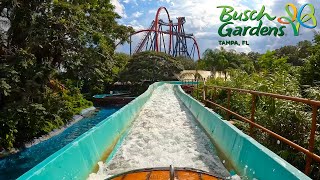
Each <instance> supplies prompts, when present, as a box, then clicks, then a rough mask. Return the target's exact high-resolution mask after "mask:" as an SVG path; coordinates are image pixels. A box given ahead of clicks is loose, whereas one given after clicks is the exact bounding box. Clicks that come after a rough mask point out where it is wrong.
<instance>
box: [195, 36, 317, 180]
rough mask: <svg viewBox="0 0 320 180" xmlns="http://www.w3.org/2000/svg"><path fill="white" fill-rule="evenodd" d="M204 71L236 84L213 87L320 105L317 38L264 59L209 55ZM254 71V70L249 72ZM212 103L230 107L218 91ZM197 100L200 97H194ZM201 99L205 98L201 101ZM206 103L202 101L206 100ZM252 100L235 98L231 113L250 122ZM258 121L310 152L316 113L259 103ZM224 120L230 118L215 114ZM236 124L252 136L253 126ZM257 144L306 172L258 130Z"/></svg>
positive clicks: (299, 159) (297, 157)
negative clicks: (220, 73)
mask: <svg viewBox="0 0 320 180" xmlns="http://www.w3.org/2000/svg"><path fill="white" fill-rule="evenodd" d="M198 67H200V68H202V69H208V70H218V71H223V72H225V73H226V72H228V74H229V76H230V79H227V80H226V79H219V78H217V79H214V78H212V79H210V80H209V81H208V82H207V85H218V86H226V87H235V88H241V89H250V90H257V91H262V92H270V93H276V94H283V95H288V96H295V97H304V98H311V99H316V100H320V86H319V85H320V84H319V82H320V35H319V34H315V39H314V42H313V43H311V42H309V41H302V42H299V43H298V44H297V45H296V46H285V47H282V48H280V49H277V50H274V51H267V52H266V53H264V54H258V53H252V52H251V53H248V54H244V53H237V52H235V51H226V50H224V49H220V50H214V51H213V50H207V51H206V52H205V54H204V58H203V60H201V61H199V62H198ZM248 67H249V68H248ZM213 93H214V92H213V90H211V91H209V94H208V97H210V98H212V97H215V99H214V101H216V102H218V104H221V105H224V106H225V107H227V92H226V91H224V90H218V91H216V93H215V94H213ZM194 95H196V94H194ZM200 96H201V95H200ZM200 98H202V97H200ZM251 103H252V96H251V95H250V94H246V95H245V94H240V93H237V92H233V93H232V96H231V103H230V104H231V107H230V108H231V110H232V111H234V112H237V113H239V114H241V115H243V116H245V117H247V118H249V119H250V116H251ZM255 106H256V113H255V121H256V122H257V123H258V124H261V125H263V126H264V127H266V128H268V129H271V130H272V131H274V132H276V133H277V134H280V135H281V136H283V137H286V138H287V139H289V140H291V141H293V142H295V143H297V144H299V145H301V146H302V147H305V148H307V147H308V139H309V134H310V125H311V107H310V106H308V105H304V104H302V103H295V102H291V101H283V100H275V99H273V98H268V97H260V96H259V97H257V100H256V104H255ZM215 110H216V111H218V112H219V113H220V114H222V115H226V113H225V112H224V111H222V110H220V109H215ZM231 119H232V120H234V121H235V123H236V126H237V127H238V128H240V129H241V130H243V131H244V132H246V133H249V125H248V124H247V123H244V122H241V121H237V120H236V118H235V117H233V116H231ZM319 124H320V122H319V115H318V126H317V127H318V129H317V133H316V145H315V153H316V154H320V133H319V132H320V131H319ZM254 138H255V139H256V140H257V141H259V142H260V143H261V144H263V145H265V146H266V147H268V148H269V149H271V150H272V151H274V152H275V153H277V154H279V155H280V156H281V157H283V158H284V159H286V160H287V161H288V162H290V163H291V164H293V165H294V166H296V167H297V168H299V169H300V170H301V171H304V168H305V159H306V156H305V155H304V154H303V153H299V152H298V151H296V150H294V149H293V148H291V147H290V146H288V145H286V144H284V143H281V142H280V141H278V140H277V139H275V138H273V137H271V136H269V135H268V134H266V133H263V132H262V131H261V130H258V129H255V131H254ZM310 176H311V177H312V178H314V179H319V178H320V172H319V163H313V165H312V172H311V175H310Z"/></svg>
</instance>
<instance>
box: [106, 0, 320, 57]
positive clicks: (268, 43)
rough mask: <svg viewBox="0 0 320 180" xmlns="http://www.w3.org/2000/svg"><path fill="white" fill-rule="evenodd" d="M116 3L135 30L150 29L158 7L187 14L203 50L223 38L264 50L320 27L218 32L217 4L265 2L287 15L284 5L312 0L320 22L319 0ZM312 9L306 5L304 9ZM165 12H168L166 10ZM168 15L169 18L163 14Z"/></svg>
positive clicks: (125, 48) (269, 10)
mask: <svg viewBox="0 0 320 180" xmlns="http://www.w3.org/2000/svg"><path fill="white" fill-rule="evenodd" d="M111 2H112V4H113V5H114V6H115V10H116V12H117V13H118V14H119V15H121V16H122V19H120V20H119V23H121V24H125V25H128V26H132V27H133V28H134V29H135V30H140V29H146V28H147V27H149V26H150V24H151V21H152V20H153V19H154V18H155V14H156V11H157V9H158V8H159V7H160V6H165V7H166V8H167V9H168V11H169V13H170V16H171V19H175V18H176V17H179V16H183V17H186V24H185V30H186V32H188V33H193V34H194V36H195V38H196V39H197V41H198V43H199V46H200V52H201V54H202V53H203V52H204V51H205V50H206V49H208V48H211V49H215V48H219V42H218V41H219V40H238V41H242V40H247V41H248V42H249V44H250V45H249V46H224V48H226V49H234V50H236V51H239V52H250V51H255V52H260V53H263V52H265V51H266V50H274V49H277V48H279V47H281V46H284V45H295V44H297V43H298V42H299V41H302V40H312V39H313V34H314V33H313V32H314V30H316V31H319V30H320V29H319V27H320V25H319V26H318V27H316V28H315V29H313V30H311V29H306V28H303V27H301V28H300V35H299V36H293V31H292V28H291V27H290V26H289V25H287V27H286V29H285V33H286V35H285V36H283V37H274V36H258V37H257V36H254V37H252V36H248V35H247V36H244V37H227V38H222V37H220V36H219V35H218V28H219V27H220V26H221V25H222V23H221V22H220V20H219V17H220V14H221V11H222V10H221V9H218V8H217V6H220V5H228V6H233V7H234V8H235V9H236V10H237V11H238V12H241V11H242V12H243V11H244V10H247V9H250V10H257V11H260V9H261V7H262V5H265V7H266V10H265V12H266V13H268V14H270V15H273V16H277V17H279V16H284V15H286V16H287V14H286V12H285V10H284V7H285V4H287V3H293V4H295V5H296V6H297V8H298V9H299V8H300V6H301V5H303V4H305V3H311V4H313V5H314V6H315V9H316V13H315V17H316V18H317V20H318V24H319V23H320V11H319V12H318V10H319V9H320V4H319V1H318V0H288V1H284V0H269V1H264V2H262V1H260V0H158V1H153V0H111ZM308 11H309V9H308V8H305V11H304V12H308ZM162 15H164V14H162ZM163 19H165V18H163ZM263 23H264V26H272V27H275V26H277V27H280V24H279V23H278V22H277V21H276V20H274V21H272V22H271V21H267V20H263ZM235 24H236V26H246V25H250V26H257V24H258V22H257V21H247V22H238V21H237V22H235ZM139 38H140V37H139V35H138V36H135V37H134V38H133V41H134V42H133V47H134V46H135V45H136V43H137V42H138V40H139ZM117 51H119V52H126V53H128V52H129V46H128V45H123V46H120V47H118V48H117Z"/></svg>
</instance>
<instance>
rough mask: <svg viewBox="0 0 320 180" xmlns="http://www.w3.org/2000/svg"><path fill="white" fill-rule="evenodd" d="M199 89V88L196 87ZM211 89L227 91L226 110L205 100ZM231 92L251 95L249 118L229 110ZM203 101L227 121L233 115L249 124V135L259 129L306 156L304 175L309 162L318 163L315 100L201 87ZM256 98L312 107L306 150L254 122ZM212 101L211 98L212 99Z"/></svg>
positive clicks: (237, 89)
mask: <svg viewBox="0 0 320 180" xmlns="http://www.w3.org/2000/svg"><path fill="white" fill-rule="evenodd" d="M197 88H199V87H197ZM210 89H213V90H214V94H216V90H217V89H223V90H227V91H228V100H227V106H228V107H227V108H226V107H224V106H222V105H219V104H217V103H215V102H213V101H210V100H207V99H206V94H207V91H208V90H210ZM197 91H199V89H197ZM232 91H237V92H240V93H244V94H251V95H252V101H251V118H250V119H248V118H245V117H243V116H241V115H239V114H237V113H236V112H233V111H231V110H230V99H231V94H232ZM202 93H203V101H204V102H205V103H206V104H211V105H214V106H216V107H218V108H220V109H222V110H224V111H226V112H227V119H228V120H229V117H230V115H231V114H232V115H234V116H235V117H236V118H238V119H240V120H242V121H244V122H247V123H249V124H250V135H251V136H252V135H253V128H254V127H256V128H259V129H261V130H262V131H264V132H266V133H268V134H269V135H271V136H273V137H275V138H277V139H278V140H280V141H282V142H284V143H286V144H288V145H289V146H291V147H293V148H294V149H296V150H298V151H300V152H303V153H304V154H306V155H307V158H306V166H305V174H307V175H309V174H310V170H311V162H312V160H315V161H317V162H320V156H319V155H317V154H314V153H313V151H314V143H315V132H316V128H317V112H318V108H319V106H320V101H316V100H312V99H305V98H299V97H292V96H286V95H280V94H273V93H266V92H260V91H253V90H246V89H239V88H231V87H223V86H206V85H204V86H203V90H202ZM257 96H267V97H272V98H276V99H283V100H290V101H294V102H300V103H304V104H307V105H310V106H311V107H312V123H311V132H310V138H309V145H308V149H306V148H303V147H301V146H300V145H298V144H296V143H294V142H292V141H290V140H288V139H286V138H284V137H282V136H280V135H279V134H277V133H275V132H273V131H271V130H269V129H267V128H265V127H263V126H261V125H259V124H257V123H255V122H254V114H255V109H256V106H255V104H256V103H255V102H256V97H257ZM212 99H213V98H212Z"/></svg>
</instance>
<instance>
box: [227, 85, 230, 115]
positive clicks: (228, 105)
mask: <svg viewBox="0 0 320 180" xmlns="http://www.w3.org/2000/svg"><path fill="white" fill-rule="evenodd" d="M230 99H231V90H230V89H228V107H227V108H228V110H230ZM227 120H228V121H229V120H230V113H229V112H227Z"/></svg>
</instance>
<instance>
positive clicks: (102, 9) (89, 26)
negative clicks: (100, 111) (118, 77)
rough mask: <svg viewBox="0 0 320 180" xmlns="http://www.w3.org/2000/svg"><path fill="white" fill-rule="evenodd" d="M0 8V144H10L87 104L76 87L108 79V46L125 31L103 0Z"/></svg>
mask: <svg viewBox="0 0 320 180" xmlns="http://www.w3.org/2000/svg"><path fill="white" fill-rule="evenodd" d="M0 12H1V14H0V20H1V21H0V23H1V26H0V27H1V28H0V29H1V31H0V37H1V38H0V124H1V126H0V143H1V144H0V148H1V147H3V148H6V149H10V148H12V147H19V146H21V145H22V144H23V143H24V142H26V141H29V140H31V139H32V138H33V137H35V136H40V135H42V134H45V133H46V132H50V131H51V130H53V129H54V128H57V127H60V126H61V125H63V124H65V123H67V122H68V121H69V120H70V119H71V117H72V115H74V114H76V113H79V111H80V110H81V108H84V107H87V106H90V105H91V102H88V101H87V100H85V99H84V98H83V96H82V94H81V93H89V92H90V93H97V92H102V91H103V85H104V83H106V82H110V81H113V79H114V78H115V77H114V76H113V75H112V74H113V73H114V71H116V70H115V69H114V68H115V67H118V66H117V62H116V60H114V58H113V56H114V50H115V44H116V43H118V42H120V43H124V42H125V41H127V40H128V39H127V37H128V34H130V33H131V32H132V31H133V29H132V28H130V27H126V26H123V25H119V24H118V23H117V19H119V18H120V16H119V15H118V14H117V13H115V12H114V6H113V5H112V4H110V1H108V0H102V1H95V0H86V1H74V0H70V1H64V0H53V1H51V0H50V1H46V0H40V1H24V0H3V1H1V2H0ZM116 73H117V72H116ZM62 84H63V85H62ZM55 87H58V88H55ZM61 87H63V88H61Z"/></svg>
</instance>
